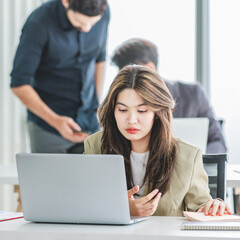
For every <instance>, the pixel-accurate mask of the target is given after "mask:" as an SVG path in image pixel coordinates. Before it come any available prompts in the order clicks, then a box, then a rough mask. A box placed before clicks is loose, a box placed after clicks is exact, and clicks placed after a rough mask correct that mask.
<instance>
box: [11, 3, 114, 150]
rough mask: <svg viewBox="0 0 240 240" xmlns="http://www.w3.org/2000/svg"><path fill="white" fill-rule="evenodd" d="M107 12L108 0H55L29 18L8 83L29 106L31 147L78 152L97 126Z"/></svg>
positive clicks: (107, 20)
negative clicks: (75, 150)
mask: <svg viewBox="0 0 240 240" xmlns="http://www.w3.org/2000/svg"><path fill="white" fill-rule="evenodd" d="M109 17H110V13H109V8H108V6H107V2H106V0H53V1H49V2H47V3H45V4H43V5H42V6H40V7H39V8H37V9H36V10H35V11H33V12H32V14H31V15H30V16H29V18H28V19H27V21H26V23H25V25H24V27H23V29H22V35H21V38H20V43H19V46H18V49H17V52H16V56H15V59H14V64H13V70H12V73H11V77H12V79H11V88H12V90H13V92H14V94H15V95H16V96H18V97H19V98H20V100H21V101H22V102H23V103H24V104H25V105H26V106H27V108H28V129H29V133H30V140H31V149H32V152H72V151H74V150H73V149H77V152H82V151H83V145H82V142H83V141H84V139H85V138H86V137H87V136H88V135H89V134H91V133H93V132H95V131H97V130H98V128H99V125H98V120H97V118H96V111H97V107H98V99H99V97H100V93H101V87H102V81H103V74H104V62H105V57H106V41H107V31H108V23H109ZM76 147H77V148H76ZM78 147H79V148H78Z"/></svg>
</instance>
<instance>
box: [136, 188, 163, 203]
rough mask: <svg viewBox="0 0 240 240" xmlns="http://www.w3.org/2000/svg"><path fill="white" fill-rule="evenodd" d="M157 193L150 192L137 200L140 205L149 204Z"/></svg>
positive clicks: (154, 191) (155, 191) (156, 191)
mask: <svg viewBox="0 0 240 240" xmlns="http://www.w3.org/2000/svg"><path fill="white" fill-rule="evenodd" d="M158 192H159V190H158V189H154V190H153V191H152V192H150V193H149V194H148V195H146V196H145V197H142V198H140V199H139V200H140V201H141V203H142V204H145V203H147V202H149V201H150V200H152V199H153V197H154V196H155V195H156V194H157V193H158Z"/></svg>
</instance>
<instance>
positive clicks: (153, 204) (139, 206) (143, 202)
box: [128, 185, 162, 217]
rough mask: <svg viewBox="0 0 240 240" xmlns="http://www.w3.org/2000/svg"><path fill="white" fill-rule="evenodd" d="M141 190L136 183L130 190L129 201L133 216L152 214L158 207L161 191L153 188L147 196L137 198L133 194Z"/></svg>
mask: <svg viewBox="0 0 240 240" xmlns="http://www.w3.org/2000/svg"><path fill="white" fill-rule="evenodd" d="M138 191H139V186H138V185H136V186H135V187H133V188H132V189H130V190H128V201H129V208H130V215H131V216H142V217H146V216H151V215H153V214H154V212H155V211H156V209H157V206H158V202H159V199H160V197H161V195H162V194H161V193H159V190H158V189H155V190H153V191H152V192H150V193H149V194H148V195H146V196H145V197H142V198H139V199H135V198H134V197H133V195H134V194H135V193H137V192H138Z"/></svg>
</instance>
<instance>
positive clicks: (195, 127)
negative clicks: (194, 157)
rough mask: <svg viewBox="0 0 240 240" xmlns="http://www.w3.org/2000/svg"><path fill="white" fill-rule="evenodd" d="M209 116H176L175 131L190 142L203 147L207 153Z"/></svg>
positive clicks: (174, 121)
mask: <svg viewBox="0 0 240 240" xmlns="http://www.w3.org/2000/svg"><path fill="white" fill-rule="evenodd" d="M208 128H209V119H208V118H174V119H173V133H174V136H175V137H177V138H181V139H183V140H185V141H187V142H189V143H190V144H193V145H195V146H197V147H199V148H201V149H202V151H203V153H206V148H207V140H208Z"/></svg>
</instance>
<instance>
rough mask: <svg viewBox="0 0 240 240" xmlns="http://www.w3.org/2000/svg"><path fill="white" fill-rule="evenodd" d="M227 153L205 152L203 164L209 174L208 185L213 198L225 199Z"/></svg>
mask: <svg viewBox="0 0 240 240" xmlns="http://www.w3.org/2000/svg"><path fill="white" fill-rule="evenodd" d="M226 162H227V154H203V166H204V169H205V171H206V173H207V175H208V186H209V188H210V194H211V196H212V198H221V199H223V200H225V195H226V194H225V193H226V176H225V165H226Z"/></svg>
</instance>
